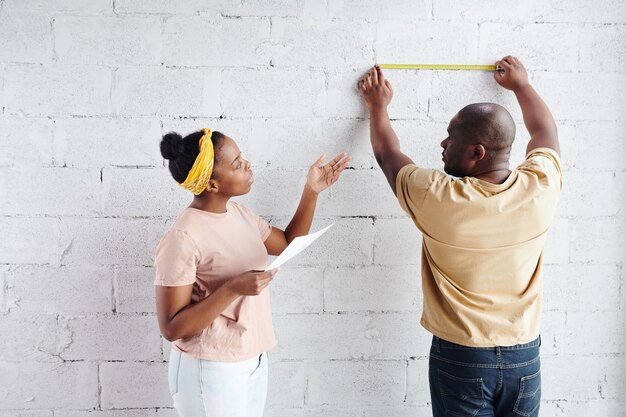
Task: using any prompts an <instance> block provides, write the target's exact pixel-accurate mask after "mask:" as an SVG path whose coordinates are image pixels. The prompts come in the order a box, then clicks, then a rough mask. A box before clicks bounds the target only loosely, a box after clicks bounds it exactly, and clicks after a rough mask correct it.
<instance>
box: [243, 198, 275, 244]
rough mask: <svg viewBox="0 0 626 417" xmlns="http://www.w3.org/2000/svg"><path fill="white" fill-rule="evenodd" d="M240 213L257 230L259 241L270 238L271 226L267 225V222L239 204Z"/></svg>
mask: <svg viewBox="0 0 626 417" xmlns="http://www.w3.org/2000/svg"><path fill="white" fill-rule="evenodd" d="M238 206H239V208H240V209H241V211H242V212H243V213H244V214H245V216H246V217H248V218H249V219H250V220H251V221H252V222H253V223H254V224H256V226H257V227H258V228H259V234H260V235H261V240H262V241H263V242H265V241H266V240H267V238H268V237H269V236H270V233H271V232H272V226H271V225H270V224H269V223H268V221H267V220H265V219H264V218H262V217H261V216H259V215H257V214H256V213H255V212H253V211H252V210H250V209H249V208H248V207H246V206H244V205H241V204H239V205H238Z"/></svg>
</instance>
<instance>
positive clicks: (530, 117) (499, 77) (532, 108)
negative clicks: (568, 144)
mask: <svg viewBox="0 0 626 417" xmlns="http://www.w3.org/2000/svg"><path fill="white" fill-rule="evenodd" d="M496 65H498V66H499V67H501V68H503V69H504V71H496V72H495V73H494V77H495V79H496V82H497V83H498V84H500V85H501V86H502V87H504V88H506V89H507V90H511V91H513V92H514V93H515V97H516V98H517V101H518V102H519V105H520V107H521V108H522V115H523V116H524V124H525V125H526V129H528V132H529V133H530V142H528V146H527V147H526V153H527V154H528V152H530V151H532V150H533V149H537V148H551V149H554V150H555V151H556V152H557V153H559V152H560V148H559V138H558V135H557V130H556V123H555V122H554V118H553V117H552V113H550V110H549V109H548V106H546V103H544V101H543V100H542V99H541V97H539V94H537V92H536V91H535V89H534V88H533V87H532V86H531V85H530V83H529V82H528V74H527V73H526V69H525V68H524V65H522V63H521V62H520V60H519V59H517V58H515V57H513V56H510V55H509V56H506V57H504V58H502V60H500V61H498V62H496Z"/></svg>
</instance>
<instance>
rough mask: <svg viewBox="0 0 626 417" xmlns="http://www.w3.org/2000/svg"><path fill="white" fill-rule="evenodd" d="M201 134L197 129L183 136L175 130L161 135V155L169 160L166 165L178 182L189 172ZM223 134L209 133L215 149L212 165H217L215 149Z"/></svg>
mask: <svg viewBox="0 0 626 417" xmlns="http://www.w3.org/2000/svg"><path fill="white" fill-rule="evenodd" d="M202 135H203V133H202V131H198V132H194V133H192V134H190V135H187V136H185V137H184V138H183V137H182V136H181V135H179V134H178V133H176V132H170V133H168V134H167V135H165V136H163V139H162V140H161V155H163V158H165V159H168V160H169V164H168V165H169V168H170V172H171V173H172V177H174V179H175V180H176V182H178V183H179V184H180V183H183V182H185V179H187V174H189V171H190V170H191V167H192V166H193V163H194V162H195V161H196V157H197V156H198V153H199V152H200V138H202ZM224 136H225V135H224V134H223V133H221V132H213V134H212V135H211V142H213V149H214V150H215V162H214V165H217V150H218V147H219V144H220V142H221V141H222V139H223V138H224Z"/></svg>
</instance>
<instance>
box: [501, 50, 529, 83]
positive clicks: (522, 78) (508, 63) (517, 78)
mask: <svg viewBox="0 0 626 417" xmlns="http://www.w3.org/2000/svg"><path fill="white" fill-rule="evenodd" d="M498 67H500V68H502V69H503V70H504V71H498V70H496V72H495V73H494V74H493V77H494V78H495V79H496V82H497V83H498V84H500V85H501V86H502V87H504V88H506V89H507V90H511V91H516V90H518V89H520V88H522V87H525V86H527V85H528V84H529V82H528V73H527V72H526V68H524V65H523V64H522V62H521V61H520V60H519V59H517V58H516V57H514V56H511V55H508V56H505V57H504V58H502V59H501V60H500V61H498V62H496V68H498Z"/></svg>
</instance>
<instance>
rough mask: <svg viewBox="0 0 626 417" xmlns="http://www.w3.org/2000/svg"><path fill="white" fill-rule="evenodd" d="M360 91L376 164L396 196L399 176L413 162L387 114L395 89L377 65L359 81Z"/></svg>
mask: <svg viewBox="0 0 626 417" xmlns="http://www.w3.org/2000/svg"><path fill="white" fill-rule="evenodd" d="M359 90H360V91H361V96H362V97H363V100H364V101H365V104H366V105H367V109H368V110H369V112H370V139H371V142H372V150H373V151H374V156H375V157H376V162H378V165H379V166H380V168H381V169H382V170H383V173H384V174H385V177H387V182H389V185H390V186H391V189H392V190H393V192H394V194H395V193H396V177H397V176H398V172H399V171H400V169H402V167H404V166H406V165H409V164H412V163H413V161H412V160H411V158H409V157H408V156H406V155H405V154H403V153H402V152H401V151H400V142H399V141H398V136H397V135H396V132H394V131H393V128H392V127H391V122H390V121H389V115H388V114H387V106H388V105H389V103H390V102H391V98H392V97H393V89H392V88H391V84H390V83H389V81H387V80H386V79H385V77H384V76H383V72H382V71H381V69H380V67H379V66H378V65H377V66H375V67H374V68H372V69H371V70H370V71H369V72H368V73H367V74H365V75H364V76H363V78H362V79H361V81H359Z"/></svg>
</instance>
